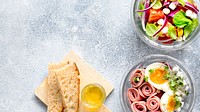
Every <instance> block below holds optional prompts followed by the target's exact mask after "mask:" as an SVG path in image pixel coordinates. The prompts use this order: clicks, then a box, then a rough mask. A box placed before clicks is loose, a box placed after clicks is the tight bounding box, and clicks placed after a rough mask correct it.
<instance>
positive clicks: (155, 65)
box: [145, 62, 171, 92]
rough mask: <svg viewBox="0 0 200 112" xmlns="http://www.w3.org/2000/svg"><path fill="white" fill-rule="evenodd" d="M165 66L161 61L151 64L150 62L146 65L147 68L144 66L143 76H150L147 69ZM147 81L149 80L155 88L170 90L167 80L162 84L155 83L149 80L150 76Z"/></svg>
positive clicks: (163, 67)
mask: <svg viewBox="0 0 200 112" xmlns="http://www.w3.org/2000/svg"><path fill="white" fill-rule="evenodd" d="M165 66H166V65H165V64H163V63H158V62H156V63H152V64H150V65H149V66H147V68H146V70H145V76H147V77H150V72H149V70H151V69H158V68H160V69H165ZM148 82H149V83H150V84H151V85H152V86H154V87H155V88H156V89H159V90H163V91H164V92H167V91H169V90H171V89H170V87H169V84H168V81H167V82H165V83H163V84H156V83H154V82H153V81H151V79H150V78H148Z"/></svg>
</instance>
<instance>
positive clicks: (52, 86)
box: [47, 71, 63, 112]
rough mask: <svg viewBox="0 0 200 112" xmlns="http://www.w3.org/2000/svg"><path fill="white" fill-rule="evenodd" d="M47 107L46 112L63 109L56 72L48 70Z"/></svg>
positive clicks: (59, 111) (56, 111) (57, 111)
mask: <svg viewBox="0 0 200 112" xmlns="http://www.w3.org/2000/svg"><path fill="white" fill-rule="evenodd" d="M47 78H48V81H47V82H48V88H47V95H48V107H47V112H61V111H62V110H63V106H62V99H61V94H60V89H59V87H58V82H57V78H56V74H55V73H54V72H53V71H49V75H48V77H47Z"/></svg>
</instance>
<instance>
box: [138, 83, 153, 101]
mask: <svg viewBox="0 0 200 112" xmlns="http://www.w3.org/2000/svg"><path fill="white" fill-rule="evenodd" d="M138 92H139V94H140V96H142V97H143V98H146V97H148V96H151V95H152V94H154V93H155V92H156V89H155V88H154V87H153V86H152V85H151V84H149V83H148V82H146V83H143V84H142V85H141V86H140V87H139V88H138Z"/></svg>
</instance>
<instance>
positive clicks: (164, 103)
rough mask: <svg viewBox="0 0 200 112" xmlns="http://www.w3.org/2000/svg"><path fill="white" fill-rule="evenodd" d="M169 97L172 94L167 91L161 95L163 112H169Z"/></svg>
mask: <svg viewBox="0 0 200 112" xmlns="http://www.w3.org/2000/svg"><path fill="white" fill-rule="evenodd" d="M169 97H170V95H169V94H167V93H164V94H163V95H162V97H161V100H160V109H161V111H162V112H168V110H167V103H168V100H169Z"/></svg>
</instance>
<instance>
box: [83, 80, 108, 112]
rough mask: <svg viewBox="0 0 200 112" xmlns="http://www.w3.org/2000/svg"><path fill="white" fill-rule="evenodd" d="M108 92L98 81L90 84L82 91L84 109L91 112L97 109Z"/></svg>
mask: <svg viewBox="0 0 200 112" xmlns="http://www.w3.org/2000/svg"><path fill="white" fill-rule="evenodd" d="M105 98H106V93H105V90H104V88H103V87H102V86H101V85H99V84H96V83H93V84H88V85H87V86H85V87H84V88H83V90H82V92H81V100H82V104H83V106H84V109H86V110H87V111H90V112H95V111H97V110H98V109H99V108H100V107H101V105H102V104H103V102H104V101H105Z"/></svg>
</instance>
